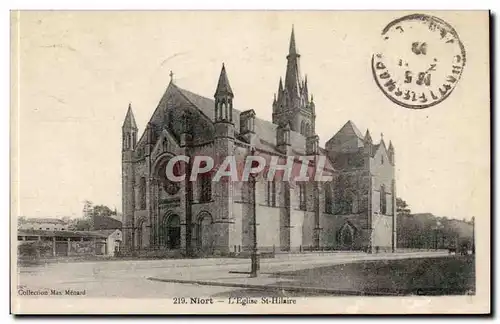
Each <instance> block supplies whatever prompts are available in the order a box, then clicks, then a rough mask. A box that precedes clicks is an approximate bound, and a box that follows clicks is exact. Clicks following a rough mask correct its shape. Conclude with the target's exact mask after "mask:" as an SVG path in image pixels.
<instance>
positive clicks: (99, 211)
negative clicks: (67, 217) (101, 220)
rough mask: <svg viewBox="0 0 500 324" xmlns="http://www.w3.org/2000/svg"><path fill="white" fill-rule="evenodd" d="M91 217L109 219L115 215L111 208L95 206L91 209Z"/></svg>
mask: <svg viewBox="0 0 500 324" xmlns="http://www.w3.org/2000/svg"><path fill="white" fill-rule="evenodd" d="M92 215H93V216H108V217H111V216H113V215H116V211H113V210H111V208H109V207H108V206H105V205H96V206H94V207H93V209H92Z"/></svg>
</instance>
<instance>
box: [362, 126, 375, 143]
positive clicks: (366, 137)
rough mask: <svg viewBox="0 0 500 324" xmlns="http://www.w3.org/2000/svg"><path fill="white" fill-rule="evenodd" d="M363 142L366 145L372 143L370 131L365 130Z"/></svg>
mask: <svg viewBox="0 0 500 324" xmlns="http://www.w3.org/2000/svg"><path fill="white" fill-rule="evenodd" d="M364 141H365V142H368V143H373V140H372V137H371V135H370V131H369V130H368V129H367V130H366V133H365V138H364Z"/></svg>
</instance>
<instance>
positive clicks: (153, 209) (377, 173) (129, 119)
mask: <svg viewBox="0 0 500 324" xmlns="http://www.w3.org/2000/svg"><path fill="white" fill-rule="evenodd" d="M286 59H287V67H286V74H285V79H284V81H283V80H282V79H280V80H279V85H278V92H277V94H276V95H275V97H274V100H273V103H272V107H270V108H272V121H266V120H263V119H261V118H259V117H257V116H256V114H255V112H254V110H245V111H240V110H238V109H237V108H238V104H237V103H236V101H235V98H236V97H237V92H236V91H235V92H233V89H232V88H231V86H230V83H229V78H228V74H227V72H226V69H225V67H224V65H223V67H222V70H221V73H220V76H219V81H218V83H217V86H216V91H215V94H214V96H213V99H211V98H206V97H203V96H200V95H198V94H195V93H192V92H190V91H188V90H185V89H182V88H180V87H178V86H177V85H176V84H175V82H174V81H173V80H171V82H170V84H169V85H168V87H167V89H166V91H165V93H164V95H163V97H162V98H161V100H160V102H159V104H158V106H157V108H156V110H155V111H154V113H153V114H152V116H151V118H150V120H149V122H148V124H147V125H146V127H145V129H144V131H143V132H142V135H141V136H138V135H139V133H138V127H137V125H136V122H135V119H134V115H133V112H132V107H131V106H130V105H129V108H128V111H127V114H126V117H125V121H124V123H123V126H122V139H123V143H122V210H123V229H124V230H123V232H124V243H125V246H126V247H127V248H129V249H137V250H142V249H163V250H179V249H180V250H184V251H187V253H192V254H196V253H205V254H211V253H240V252H245V251H249V250H251V249H252V247H253V243H254V239H253V237H254V235H253V234H254V232H253V231H254V228H256V229H257V233H256V241H257V246H258V248H259V250H271V249H273V250H274V251H295V250H317V249H331V250H365V251H369V252H370V251H375V250H385V251H391V250H392V251H394V248H395V242H396V228H397V226H396V204H395V200H396V185H395V157H394V156H395V152H394V147H393V145H392V143H390V144H389V145H388V146H386V144H385V142H384V139H383V138H381V140H380V142H379V143H374V142H373V140H372V138H371V135H370V132H369V131H368V130H367V131H366V133H365V134H364V135H363V134H362V133H361V132H360V131H359V130H358V128H357V127H356V126H355V125H354V123H353V122H352V121H348V122H347V123H346V124H345V125H344V126H343V127H342V128H341V129H340V130H339V131H338V132H337V133H336V134H335V135H333V137H332V138H331V139H329V140H328V141H327V142H326V144H325V147H324V148H322V147H320V146H319V137H318V136H317V135H316V131H315V120H316V112H317V109H316V107H315V103H314V100H313V97H312V95H310V94H309V89H308V83H307V78H305V79H303V78H302V75H301V74H300V71H299V59H300V54H299V53H298V51H297V47H296V43H295V36H294V32H293V30H292V35H291V38H290V46H289V53H288V55H287V57H286ZM251 154H255V155H260V156H264V157H266V159H269V158H271V157H279V158H280V159H286V158H287V157H294V159H297V160H298V159H299V157H304V156H308V157H310V159H311V162H310V163H311V165H314V164H315V163H317V161H318V157H320V156H324V157H325V158H326V163H325V164H324V166H322V168H323V171H324V173H325V174H326V175H330V176H331V177H332V179H331V181H327V182H320V181H313V180H311V181H302V182H299V181H293V180H292V181H280V180H279V179H267V178H265V177H264V176H262V177H260V176H258V177H256V179H255V181H254V182H248V181H222V180H221V181H212V176H213V173H206V174H202V175H200V176H199V177H198V178H197V180H196V181H189V177H186V179H185V180H183V181H181V182H173V181H170V180H169V179H168V177H167V176H166V174H165V169H166V167H165V166H166V165H167V163H168V161H169V160H170V159H172V158H173V157H175V156H178V155H184V156H188V157H195V156H211V157H214V159H215V160H217V161H221V160H223V159H224V158H225V157H226V156H229V155H232V156H234V157H235V159H236V160H237V161H238V162H241V161H244V160H245V159H246V157H247V156H249V155H251ZM191 161H192V159H191ZM181 171H183V172H185V173H187V172H189V167H185V168H184V169H183V170H181ZM253 217H255V218H256V224H257V225H256V226H254V221H253Z"/></svg>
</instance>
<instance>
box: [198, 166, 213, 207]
mask: <svg viewBox="0 0 500 324" xmlns="http://www.w3.org/2000/svg"><path fill="white" fill-rule="evenodd" d="M199 183H200V202H207V201H210V200H212V174H210V173H204V174H203V175H202V176H201V179H200V180H199Z"/></svg>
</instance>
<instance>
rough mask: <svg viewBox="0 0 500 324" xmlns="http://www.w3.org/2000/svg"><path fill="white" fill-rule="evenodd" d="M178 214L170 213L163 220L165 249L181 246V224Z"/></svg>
mask: <svg viewBox="0 0 500 324" xmlns="http://www.w3.org/2000/svg"><path fill="white" fill-rule="evenodd" d="M180 223H181V222H180V218H179V216H178V215H175V214H173V215H170V216H168V217H166V219H165V220H164V221H163V226H162V232H163V233H162V234H163V235H162V236H163V240H161V241H163V242H161V241H160V242H161V243H163V244H165V245H166V248H167V249H178V248H180V247H181V225H180Z"/></svg>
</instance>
